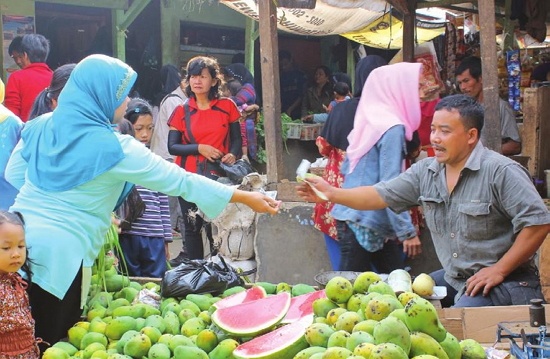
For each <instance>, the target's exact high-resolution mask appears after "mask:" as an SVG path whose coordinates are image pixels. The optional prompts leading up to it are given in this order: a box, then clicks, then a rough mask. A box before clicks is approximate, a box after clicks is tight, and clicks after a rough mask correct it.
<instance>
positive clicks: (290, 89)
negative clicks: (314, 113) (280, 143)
mask: <svg viewBox="0 0 550 359" xmlns="http://www.w3.org/2000/svg"><path fill="white" fill-rule="evenodd" d="M279 68H280V71H281V73H280V83H281V112H282V113H286V114H287V115H289V116H290V117H292V119H299V118H300V117H301V112H300V111H301V104H302V96H303V95H304V92H305V89H306V86H307V77H306V75H305V73H303V72H302V71H300V70H298V69H296V68H294V63H293V62H292V56H291V55H290V52H288V51H286V50H281V51H279Z"/></svg>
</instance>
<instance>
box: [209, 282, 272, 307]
mask: <svg viewBox="0 0 550 359" xmlns="http://www.w3.org/2000/svg"><path fill="white" fill-rule="evenodd" d="M266 296H267V293H266V292H265V289H264V288H262V287H260V286H255V287H252V288H250V289H247V290H245V291H242V292H239V293H235V294H233V295H230V296H229V297H225V298H223V299H221V300H219V301H217V302H216V303H214V304H213V306H214V307H215V308H216V309H221V308H227V307H232V306H234V305H237V304H241V303H246V302H252V301H253V300H258V299H262V298H265V297H266Z"/></svg>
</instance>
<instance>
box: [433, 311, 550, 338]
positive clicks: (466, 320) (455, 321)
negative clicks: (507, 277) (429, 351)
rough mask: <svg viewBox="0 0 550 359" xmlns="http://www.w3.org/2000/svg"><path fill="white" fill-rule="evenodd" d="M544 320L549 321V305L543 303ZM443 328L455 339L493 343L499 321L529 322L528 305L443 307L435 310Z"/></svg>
mask: <svg viewBox="0 0 550 359" xmlns="http://www.w3.org/2000/svg"><path fill="white" fill-rule="evenodd" d="M544 307H545V308H546V311H545V313H546V322H547V323H549V322H550V305H545V306H544ZM437 312H438V314H439V319H440V321H441V323H442V324H443V326H444V327H445V329H447V331H448V332H450V333H451V334H453V335H454V336H455V337H457V339H459V340H461V339H467V338H469V339H475V340H477V341H478V342H480V343H491V344H492V343H494V342H495V341H496V339H497V325H498V323H500V322H520V321H524V322H527V323H529V306H528V305H511V306H502V307H475V308H443V309H438V310H437Z"/></svg>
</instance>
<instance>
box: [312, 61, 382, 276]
mask: <svg viewBox="0 0 550 359" xmlns="http://www.w3.org/2000/svg"><path fill="white" fill-rule="evenodd" d="M383 65H386V60H384V59H383V58H382V57H380V56H377V55H372V56H367V57H364V58H362V59H361V60H359V62H358V63H357V65H356V67H355V93H354V95H353V97H352V98H351V99H350V100H348V101H345V102H343V103H341V104H339V105H338V106H336V107H334V109H333V110H332V111H331V112H330V114H329V115H328V119H327V122H326V123H325V125H324V126H323V130H322V132H321V135H320V136H319V137H317V140H316V144H317V147H318V148H319V153H320V154H321V155H323V156H324V157H326V158H328V161H327V166H326V168H325V174H324V176H323V178H324V179H325V180H327V181H328V182H329V183H330V184H331V185H333V186H335V187H338V188H340V187H342V183H344V176H343V174H342V172H341V171H340V167H341V166H342V162H344V157H345V154H346V149H347V147H348V135H349V133H350V132H351V130H352V128H353V118H354V117H355V111H357V106H358V105H359V100H360V99H361V94H362V91H363V85H364V84H365V82H366V81H367V77H369V75H370V73H371V71H372V70H374V69H375V68H377V67H380V66H383ZM333 206H334V204H333V203H331V202H324V203H317V204H316V205H315V210H314V214H313V218H314V222H315V228H317V229H318V230H320V231H321V232H323V233H324V236H325V244H326V246H327V251H328V254H329V259H330V262H331V264H332V268H333V269H334V270H339V269H340V244H339V242H338V231H337V229H336V221H335V220H334V218H333V217H332V216H331V214H330V211H331V210H332V207H333Z"/></svg>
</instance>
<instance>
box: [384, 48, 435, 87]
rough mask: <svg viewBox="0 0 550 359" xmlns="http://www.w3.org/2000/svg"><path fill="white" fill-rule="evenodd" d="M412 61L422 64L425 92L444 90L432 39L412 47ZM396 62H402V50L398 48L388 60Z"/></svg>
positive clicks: (391, 62)
mask: <svg viewBox="0 0 550 359" xmlns="http://www.w3.org/2000/svg"><path fill="white" fill-rule="evenodd" d="M414 61H415V62H418V63H421V64H422V75H423V79H424V83H423V88H424V91H426V92H427V93H435V92H440V91H444V90H445V86H444V84H443V81H442V80H441V75H440V72H441V66H439V61H438V60H437V54H436V52H435V46H434V44H433V42H432V41H428V42H425V43H423V44H420V45H416V47H415V48H414ZM398 62H403V50H399V51H398V52H397V54H395V56H394V57H393V58H392V59H391V60H390V64H394V63H398Z"/></svg>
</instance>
